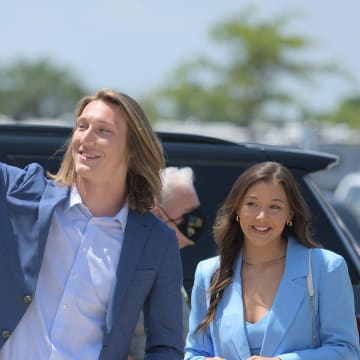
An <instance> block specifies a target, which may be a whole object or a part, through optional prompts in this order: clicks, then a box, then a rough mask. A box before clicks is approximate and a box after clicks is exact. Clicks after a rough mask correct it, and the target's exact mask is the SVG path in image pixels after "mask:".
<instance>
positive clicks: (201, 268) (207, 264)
mask: <svg viewBox="0 0 360 360" xmlns="http://www.w3.org/2000/svg"><path fill="white" fill-rule="evenodd" d="M219 266H220V258H219V256H214V257H212V258H209V259H205V260H201V261H200V262H199V263H198V265H197V268H196V271H197V272H198V273H201V274H202V276H203V277H204V278H208V279H211V277H212V276H213V274H214V272H215V271H216V269H217V268H218V267H219Z"/></svg>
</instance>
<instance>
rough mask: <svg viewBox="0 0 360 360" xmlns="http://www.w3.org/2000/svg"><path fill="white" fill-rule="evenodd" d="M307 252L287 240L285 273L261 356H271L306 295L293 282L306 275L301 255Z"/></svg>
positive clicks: (304, 258)
mask: <svg viewBox="0 0 360 360" xmlns="http://www.w3.org/2000/svg"><path fill="white" fill-rule="evenodd" d="M307 251H308V250H307V249H306V248H303V247H302V246H301V245H300V244H298V243H297V242H295V240H292V239H290V238H289V241H288V248H287V253H286V265H285V272H284V275H283V278H282V279H281V282H280V285H279V289H278V291H277V294H276V296H275V299H274V303H273V306H272V308H271V310H270V314H269V319H268V326H267V329H266V332H265V334H264V340H263V346H262V350H261V355H263V356H273V354H274V353H275V351H276V349H277V347H278V346H279V344H280V343H281V341H282V340H283V337H284V336H285V335H286V333H287V331H288V329H289V327H290V326H291V324H292V322H293V320H294V318H295V316H296V314H297V311H298V309H299V306H300V305H301V303H302V301H303V298H304V296H305V295H306V288H304V287H303V286H301V285H299V284H298V283H297V282H296V281H295V280H296V279H298V278H301V277H306V275H307V267H308V266H307V257H306V255H304V256H303V253H304V252H305V253H306V252H307Z"/></svg>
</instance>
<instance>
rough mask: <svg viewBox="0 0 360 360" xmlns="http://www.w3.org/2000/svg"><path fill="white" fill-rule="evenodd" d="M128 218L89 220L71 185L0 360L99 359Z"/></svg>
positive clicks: (124, 215) (125, 210) (123, 215)
mask: <svg viewBox="0 0 360 360" xmlns="http://www.w3.org/2000/svg"><path fill="white" fill-rule="evenodd" d="M127 216H128V205H127V204H126V205H125V206H124V207H123V208H122V209H121V210H120V211H119V213H118V214H117V215H115V216H114V217H93V216H92V215H91V213H90V211H89V210H88V209H87V208H86V207H85V206H84V205H83V203H82V200H81V198H80V195H79V193H78V191H77V189H76V187H75V186H74V187H73V188H72V189H71V192H70V197H69V199H68V200H67V201H66V202H65V203H63V204H60V205H59V206H58V207H57V208H56V209H55V212H54V215H53V219H52V223H51V226H50V230H49V235H48V240H47V244H46V247H45V253H44V257H43V262H42V265H41V269H40V274H39V279H38V282H37V287H36V292H35V296H34V299H33V302H32V303H31V304H30V306H29V308H28V309H27V311H26V313H25V315H24V316H23V318H22V319H21V321H20V323H19V325H18V326H17V328H16V329H15V331H14V332H13V334H12V335H11V336H10V338H9V339H8V341H7V342H6V343H5V345H4V346H3V348H2V349H1V351H0V359H1V360H42V359H44V360H45V359H46V360H48V359H50V360H65V359H66V360H71V359H74V360H75V359H76V360H82V359H84V360H85V359H86V360H91V359H98V357H99V353H100V350H101V345H102V337H103V329H104V324H105V318H106V313H107V309H108V304H109V301H110V298H111V296H112V293H113V290H114V287H115V283H116V269H117V265H118V261H119V257H120V253H121V248H122V244H123V239H124V231H125V227H126V222H127Z"/></svg>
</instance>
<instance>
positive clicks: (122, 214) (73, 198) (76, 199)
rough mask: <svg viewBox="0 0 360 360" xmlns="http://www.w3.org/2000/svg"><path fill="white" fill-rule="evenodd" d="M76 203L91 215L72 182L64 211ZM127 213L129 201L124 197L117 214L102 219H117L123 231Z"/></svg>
mask: <svg viewBox="0 0 360 360" xmlns="http://www.w3.org/2000/svg"><path fill="white" fill-rule="evenodd" d="M76 205H80V207H82V208H84V209H86V210H87V211H88V212H89V215H90V216H91V217H92V215H91V213H90V211H89V210H88V208H87V207H86V206H85V205H84V203H83V201H82V199H81V196H80V193H79V191H78V189H77V187H76V184H74V185H73V186H72V187H71V190H70V196H69V198H68V201H67V202H66V204H65V208H64V212H67V211H68V210H70V209H71V208H73V207H74V206H76ZM128 214H129V201H128V199H126V201H125V204H124V206H123V207H122V208H121V209H120V210H119V212H118V213H117V214H115V215H114V216H109V217H104V219H108V220H117V221H118V222H119V223H120V224H121V226H122V228H123V231H125V227H126V224H127V218H128Z"/></svg>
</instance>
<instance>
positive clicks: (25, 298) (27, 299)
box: [24, 295, 32, 304]
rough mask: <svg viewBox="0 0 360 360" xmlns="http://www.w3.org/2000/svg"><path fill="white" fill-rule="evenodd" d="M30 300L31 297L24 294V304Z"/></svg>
mask: <svg viewBox="0 0 360 360" xmlns="http://www.w3.org/2000/svg"><path fill="white" fill-rule="evenodd" d="M31 301H32V298H31V296H30V295H26V296H24V303H25V304H30V303H31Z"/></svg>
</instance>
